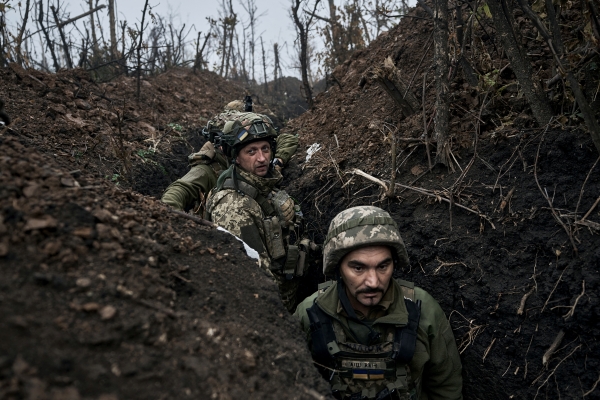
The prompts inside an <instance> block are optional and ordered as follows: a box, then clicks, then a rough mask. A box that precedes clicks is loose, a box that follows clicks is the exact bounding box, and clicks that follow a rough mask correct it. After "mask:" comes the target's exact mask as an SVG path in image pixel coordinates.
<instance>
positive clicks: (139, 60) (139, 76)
mask: <svg viewBox="0 0 600 400" xmlns="http://www.w3.org/2000/svg"><path fill="white" fill-rule="evenodd" d="M147 9H148V0H146V1H145V2H144V11H142V23H141V25H140V41H139V42H138V45H137V101H138V103H139V102H140V94H141V86H142V85H141V83H142V82H141V81H142V44H143V39H144V21H145V19H146V10H147Z"/></svg>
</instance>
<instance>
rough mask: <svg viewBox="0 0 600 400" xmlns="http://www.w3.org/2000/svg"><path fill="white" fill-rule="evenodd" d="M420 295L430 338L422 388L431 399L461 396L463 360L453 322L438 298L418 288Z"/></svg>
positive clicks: (423, 326) (458, 398)
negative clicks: (450, 321)
mask: <svg viewBox="0 0 600 400" xmlns="http://www.w3.org/2000/svg"><path fill="white" fill-rule="evenodd" d="M415 293H416V298H417V299H421V301H422V302H423V303H422V308H421V321H420V323H419V327H420V328H421V329H424V330H425V332H426V333H427V336H428V340H429V356H430V359H429V361H428V362H427V363H426V364H425V368H424V371H423V391H424V392H426V393H427V397H428V398H429V399H432V400H461V399H462V364H461V362H460V355H459V352H458V349H457V347H456V341H455V339H454V334H453V333H452V328H451V327H450V323H449V322H448V319H447V318H446V315H445V314H444V311H443V310H442V308H441V307H440V305H439V304H438V302H437V301H435V299H433V297H431V295H429V294H428V293H427V292H426V291H424V290H422V289H420V288H416V289H415Z"/></svg>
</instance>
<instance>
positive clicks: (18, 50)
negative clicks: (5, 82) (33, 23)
mask: <svg viewBox="0 0 600 400" xmlns="http://www.w3.org/2000/svg"><path fill="white" fill-rule="evenodd" d="M30 2H31V0H27V3H26V4H25V16H24V17H23V25H21V29H19V34H18V35H17V39H16V42H17V45H16V46H15V53H17V63H18V64H19V65H23V55H22V54H21V44H22V43H23V34H24V33H25V27H26V26H27V21H28V20H29V5H30Z"/></svg>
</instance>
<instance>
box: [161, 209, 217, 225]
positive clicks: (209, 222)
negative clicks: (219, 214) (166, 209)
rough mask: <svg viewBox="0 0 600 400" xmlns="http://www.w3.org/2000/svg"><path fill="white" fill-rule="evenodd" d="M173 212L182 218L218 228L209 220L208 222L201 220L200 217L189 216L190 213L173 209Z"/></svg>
mask: <svg viewBox="0 0 600 400" xmlns="http://www.w3.org/2000/svg"><path fill="white" fill-rule="evenodd" d="M171 212H172V213H174V214H177V215H179V216H180V217H183V218H187V219H189V220H192V221H194V222H197V223H199V224H200V225H204V226H210V227H211V228H216V227H217V225H215V224H214V223H213V222H211V221H209V220H206V219H203V218H200V217H196V216H195V215H191V214H188V213H186V212H183V211H179V210H173V209H171Z"/></svg>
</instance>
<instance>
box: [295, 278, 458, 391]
mask: <svg viewBox="0 0 600 400" xmlns="http://www.w3.org/2000/svg"><path fill="white" fill-rule="evenodd" d="M414 293H415V294H414V297H415V299H414V300H415V301H417V300H421V319H420V321H419V328H418V331H417V343H416V350H415V354H414V356H413V358H412V360H411V361H410V362H409V364H408V366H409V368H410V371H411V377H412V380H413V382H414V384H415V387H416V389H417V398H418V399H431V400H459V399H462V365H461V362H460V357H459V353H458V349H457V347H456V342H455V340H454V335H453V333H452V329H451V328H450V324H449V322H448V319H447V318H446V316H445V315H444V312H443V311H442V309H441V307H440V305H439V304H438V303H437V301H435V299H434V298H433V297H431V295H429V293H427V292H426V291H424V290H423V289H421V288H418V287H415V288H414ZM314 303H316V304H317V305H318V306H319V307H320V308H321V309H322V310H323V311H324V312H325V313H326V314H328V315H329V316H331V317H332V318H333V319H334V320H335V321H337V322H339V324H340V325H341V326H342V327H343V330H344V333H345V335H346V341H348V342H354V340H353V333H352V332H354V334H359V335H360V327H361V325H359V324H358V323H356V322H352V321H350V320H349V319H348V318H346V315H345V312H344V311H343V308H342V307H341V304H340V301H339V298H338V293H337V285H331V286H330V287H329V288H328V289H327V290H326V291H325V292H324V293H323V294H321V295H319V292H316V293H314V294H313V295H311V296H310V297H307V298H306V299H305V300H304V301H303V302H302V303H300V304H299V305H298V307H297V308H296V312H295V313H294V316H295V317H297V318H298V319H299V321H300V324H301V326H302V329H303V330H304V331H305V332H306V334H307V339H308V342H309V347H311V343H310V331H309V328H310V321H309V318H308V314H307V311H306V310H307V309H308V308H310V307H312V306H313V304H314ZM380 304H382V308H384V309H385V310H384V312H380V313H379V318H376V319H375V320H374V321H369V322H372V325H371V326H372V328H373V329H374V330H375V331H377V332H379V333H381V337H382V338H385V337H389V334H390V333H391V332H393V331H394V330H395V328H396V326H397V325H401V326H402V325H405V324H406V323H407V321H408V312H407V310H406V304H405V303H404V296H403V292H402V288H401V286H400V284H399V283H398V282H396V281H395V280H392V284H391V285H390V288H389V289H388V291H387V292H386V294H385V295H384V297H383V299H382V301H381V302H380ZM350 324H353V326H352V329H350ZM363 328H366V327H364V326H363ZM357 332H358V333H357Z"/></svg>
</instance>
